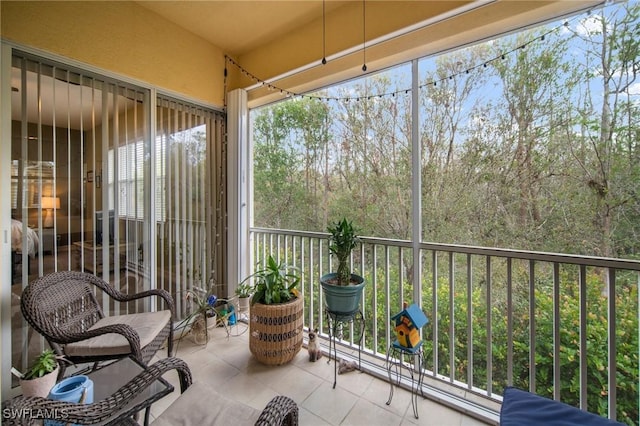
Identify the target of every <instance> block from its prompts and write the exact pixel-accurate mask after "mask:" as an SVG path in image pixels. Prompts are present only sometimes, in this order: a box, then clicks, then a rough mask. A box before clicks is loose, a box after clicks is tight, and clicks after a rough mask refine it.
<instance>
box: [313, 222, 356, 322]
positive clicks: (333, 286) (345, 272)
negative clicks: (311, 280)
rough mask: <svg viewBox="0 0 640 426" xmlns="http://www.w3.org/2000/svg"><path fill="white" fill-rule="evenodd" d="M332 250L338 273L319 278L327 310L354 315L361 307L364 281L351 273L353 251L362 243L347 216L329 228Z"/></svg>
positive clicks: (344, 314) (330, 247) (341, 314)
mask: <svg viewBox="0 0 640 426" xmlns="http://www.w3.org/2000/svg"><path fill="white" fill-rule="evenodd" d="M328 231H329V252H330V253H331V255H333V256H335V258H336V260H337V261H338V269H337V271H336V272H332V273H329V274H325V275H323V276H322V277H320V284H321V285H322V290H323V292H324V300H325V304H326V306H327V310H328V311H329V312H331V313H335V314H338V315H340V316H351V315H353V314H355V313H356V312H357V311H358V309H359V306H360V299H361V298H362V290H363V288H364V285H365V282H364V278H363V277H361V276H360V275H357V274H353V273H351V265H350V262H351V251H352V250H353V249H354V248H355V247H356V246H357V245H358V244H359V243H360V239H359V238H358V236H357V235H356V231H355V228H354V227H353V224H352V222H349V221H348V220H347V219H346V218H343V219H342V220H341V221H338V222H336V223H335V224H334V225H330V226H329V227H328Z"/></svg>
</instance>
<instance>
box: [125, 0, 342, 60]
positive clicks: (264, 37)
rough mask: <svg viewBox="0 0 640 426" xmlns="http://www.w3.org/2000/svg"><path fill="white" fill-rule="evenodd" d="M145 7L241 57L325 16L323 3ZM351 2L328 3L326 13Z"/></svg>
mask: <svg viewBox="0 0 640 426" xmlns="http://www.w3.org/2000/svg"><path fill="white" fill-rule="evenodd" d="M137 3H138V4H140V5H141V6H143V7H145V8H147V9H149V10H151V11H153V12H155V13H157V14H158V15H161V16H162V17H164V18H165V19H167V20H169V21H172V22H174V23H176V24H178V25H179V26H181V27H183V28H186V29H188V30H189V31H191V32H192V33H194V34H196V35H198V36H200V37H202V38H203V39H205V40H207V41H209V42H211V43H212V44H214V45H215V46H217V47H219V48H221V49H222V50H224V51H225V52H226V53H227V54H230V55H233V56H240V55H243V54H246V53H248V52H250V51H252V50H255V49H257V48H259V47H260V46H262V45H264V44H267V43H270V42H273V41H275V40H277V39H279V38H281V37H283V36H285V35H286V34H289V33H291V32H293V31H297V30H298V29H300V28H302V27H304V26H305V25H308V24H309V23H310V22H312V21H314V20H316V19H318V18H320V17H321V16H322V9H323V3H322V0H303V1H291V0H289V1H268V0H257V1H256V0H253V1H249V0H223V1H152V0H142V1H137ZM346 3H349V1H344V0H340V1H338V0H329V1H326V2H325V13H326V14H329V13H331V12H332V11H334V10H336V9H338V8H340V7H341V6H344V5H345V4H346Z"/></svg>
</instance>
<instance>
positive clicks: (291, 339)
mask: <svg viewBox="0 0 640 426" xmlns="http://www.w3.org/2000/svg"><path fill="white" fill-rule="evenodd" d="M303 308H304V303H303V300H302V298H301V297H297V298H296V299H294V300H293V301H290V302H287V303H281V304H277V305H263V304H261V303H255V304H253V305H251V313H250V315H249V329H250V332H249V349H250V350H251V353H252V354H253V356H255V357H256V359H257V360H258V361H260V362H261V363H263V364H267V365H281V364H286V363H287V362H289V361H291V360H292V359H293V358H294V357H295V356H296V354H297V353H298V352H299V351H300V348H301V347H302V337H303V334H302V326H303V324H302V321H303Z"/></svg>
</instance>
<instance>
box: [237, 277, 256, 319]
mask: <svg viewBox="0 0 640 426" xmlns="http://www.w3.org/2000/svg"><path fill="white" fill-rule="evenodd" d="M251 294H253V286H252V285H251V283H250V282H249V278H246V279H245V280H244V281H242V282H241V283H240V284H238V287H237V288H236V295H237V296H238V311H240V312H239V313H240V314H246V313H247V312H249V298H250V297H251Z"/></svg>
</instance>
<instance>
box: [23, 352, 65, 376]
mask: <svg viewBox="0 0 640 426" xmlns="http://www.w3.org/2000/svg"><path fill="white" fill-rule="evenodd" d="M56 368H58V358H57V356H56V354H55V352H53V350H51V349H47V350H45V351H43V352H42V353H41V354H40V355H38V357H37V358H36V359H35V360H34V361H33V364H32V365H31V367H30V368H29V371H27V373H26V374H25V375H24V377H23V380H32V379H37V378H38V377H42V376H44V375H46V374H49V373H51V372H53V371H55V369H56Z"/></svg>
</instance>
